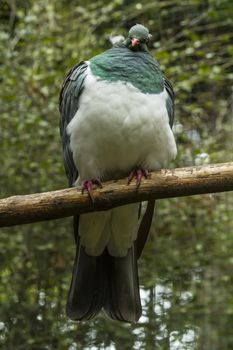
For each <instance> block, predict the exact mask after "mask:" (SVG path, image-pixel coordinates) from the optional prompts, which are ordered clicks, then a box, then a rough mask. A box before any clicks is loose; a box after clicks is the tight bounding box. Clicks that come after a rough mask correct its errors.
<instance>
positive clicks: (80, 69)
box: [59, 62, 88, 186]
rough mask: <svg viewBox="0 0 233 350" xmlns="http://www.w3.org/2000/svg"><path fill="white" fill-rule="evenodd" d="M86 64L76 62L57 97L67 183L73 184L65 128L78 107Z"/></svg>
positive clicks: (72, 172)
mask: <svg viewBox="0 0 233 350" xmlns="http://www.w3.org/2000/svg"><path fill="white" fill-rule="evenodd" d="M87 67H88V64H87V63H86V62H81V63H78V64H76V65H75V66H74V67H73V68H72V69H71V70H70V71H69V73H68V74H67V76H66V78H65V80H64V83H63V85H62V89H61V92H60V98H59V110H60V115H61V119H60V134H61V139H62V147H63V158H64V166H65V171H66V175H67V177H68V179H69V185H70V186H73V185H74V182H75V181H76V179H77V177H78V169H76V167H75V164H74V160H73V154H72V152H71V150H70V147H69V144H70V138H69V135H67V132H66V128H67V125H68V124H69V123H70V121H71V120H72V118H73V117H74V116H75V114H76V112H77V110H78V108H79V97H80V95H81V93H82V91H83V89H84V80H85V78H86V75H87V72H86V71H87Z"/></svg>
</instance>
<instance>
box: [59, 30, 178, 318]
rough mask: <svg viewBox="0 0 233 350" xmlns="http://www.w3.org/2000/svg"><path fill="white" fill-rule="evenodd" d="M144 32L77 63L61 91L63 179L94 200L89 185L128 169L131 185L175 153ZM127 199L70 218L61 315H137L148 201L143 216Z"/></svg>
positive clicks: (162, 89)
mask: <svg viewBox="0 0 233 350" xmlns="http://www.w3.org/2000/svg"><path fill="white" fill-rule="evenodd" d="M150 36H151V35H150V34H149V31H148V29H147V28H145V27H144V26H142V25H140V24H136V25H135V26H133V27H132V28H131V29H130V31H129V35H128V38H127V39H126V40H125V41H124V42H123V43H121V44H116V45H115V46H113V47H112V48H111V49H109V50H107V51H105V52H104V53H102V54H100V55H97V56H95V57H93V58H91V59H90V61H84V62H81V63H79V64H77V65H76V66H75V67H73V68H72V69H71V71H70V72H69V73H68V75H67V77H66V79H65V81H64V84H63V86H62V90H61V94H60V113H61V123H60V128H61V137H62V143H63V152H64V164H65V170H66V174H67V177H68V179H69V185H70V186H76V185H81V186H82V189H83V190H85V191H88V193H89V195H90V200H93V194H92V191H93V184H96V185H97V186H101V181H105V180H113V179H118V178H121V177H124V176H127V175H128V182H130V181H132V180H133V179H134V178H135V181H136V184H135V190H136V187H139V186H140V182H141V179H142V177H147V171H148V170H156V169H161V168H166V167H167V166H168V164H169V162H170V161H171V160H172V159H174V158H175V156H176V152H177V151H176V143H175V140H174V136H173V133H172V130H171V127H172V124H173V117H174V93H173V90H172V86H171V84H170V83H169V82H168V81H167V80H166V79H165V78H164V77H163V75H162V73H161V71H160V68H159V65H158V63H157V61H156V60H155V59H154V58H153V57H152V56H151V54H150V53H149V52H148V43H149V40H150ZM139 207H140V204H139V203H136V204H129V205H125V206H121V207H119V208H115V209H112V210H108V211H103V212H95V213H88V214H83V215H80V216H79V217H78V216H76V217H75V218H74V234H75V240H76V245H77V250H76V257H75V261H74V267H73V276H72V281H71V286H70V290H69V296H68V302H67V315H68V317H70V318H71V319H73V320H88V319H91V318H93V317H94V316H95V315H97V314H98V313H99V311H100V310H101V309H102V308H103V309H104V310H105V312H106V313H107V315H109V316H110V317H111V318H113V319H116V320H120V321H125V322H136V321H137V320H138V319H139V317H140V316H141V302H140V294H139V283H138V271H137V259H138V257H139V256H140V253H141V251H142V249H143V246H144V244H145V241H146V237H147V234H148V231H149V228H150V224H151V220H152V215H153V210H154V201H149V203H148V206H147V209H146V212H145V214H144V217H143V218H139V216H140V210H139Z"/></svg>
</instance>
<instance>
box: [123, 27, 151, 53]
mask: <svg viewBox="0 0 233 350" xmlns="http://www.w3.org/2000/svg"><path fill="white" fill-rule="evenodd" d="M151 37H152V35H151V34H150V33H149V30H148V29H147V28H146V27H144V26H143V25H141V24H135V25H134V26H133V27H132V28H130V30H129V35H128V38H127V39H126V41H125V45H126V46H127V47H128V48H129V49H130V50H132V51H148V44H149V41H150V39H151Z"/></svg>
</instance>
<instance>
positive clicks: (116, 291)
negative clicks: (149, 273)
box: [104, 245, 142, 322]
mask: <svg viewBox="0 0 233 350" xmlns="http://www.w3.org/2000/svg"><path fill="white" fill-rule="evenodd" d="M108 262H109V263H108V288H107V290H108V293H107V296H106V299H105V305H104V308H105V311H106V312H107V314H108V315H109V316H110V317H111V318H112V319H115V320H118V321H123V322H136V321H137V320H138V319H139V318H140V316H141V313H142V308H141V300H140V294H139V282H138V267H137V250H136V247H135V245H133V246H132V247H131V248H130V249H129V250H128V254H127V255H126V256H125V257H122V258H116V257H112V256H108Z"/></svg>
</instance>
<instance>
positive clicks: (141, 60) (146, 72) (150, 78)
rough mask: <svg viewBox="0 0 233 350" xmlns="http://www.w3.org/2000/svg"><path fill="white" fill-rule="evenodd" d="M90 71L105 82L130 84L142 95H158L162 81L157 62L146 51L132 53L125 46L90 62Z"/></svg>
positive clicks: (118, 47)
mask: <svg viewBox="0 0 233 350" xmlns="http://www.w3.org/2000/svg"><path fill="white" fill-rule="evenodd" d="M90 67H91V71H92V73H93V74H94V75H95V76H98V77H100V78H101V79H103V80H106V81H112V82H116V81H124V82H126V83H131V84H132V85H133V86H135V87H136V88H138V89H139V90H140V91H141V92H143V93H148V94H158V93H160V92H162V91H163V89H164V80H163V75H162V73H161V70H160V68H159V65H158V63H157V61H156V60H155V59H154V58H153V57H152V56H151V55H150V53H148V52H146V51H132V50H129V49H128V48H127V47H126V46H125V45H121V46H116V47H113V48H112V49H110V50H107V51H105V52H104V53H102V54H100V55H98V56H95V57H93V58H92V59H91V60H90Z"/></svg>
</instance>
